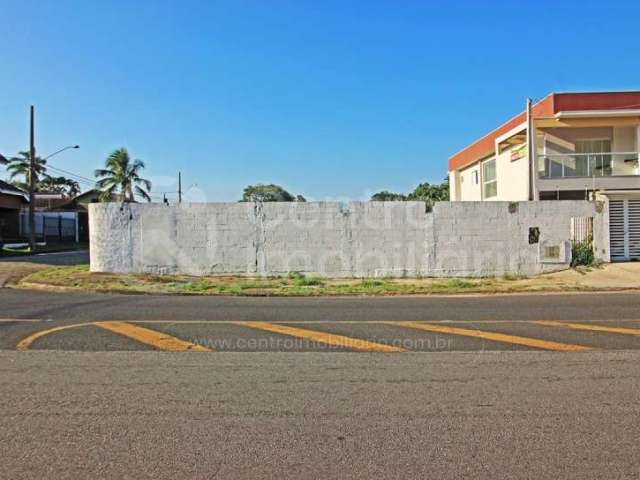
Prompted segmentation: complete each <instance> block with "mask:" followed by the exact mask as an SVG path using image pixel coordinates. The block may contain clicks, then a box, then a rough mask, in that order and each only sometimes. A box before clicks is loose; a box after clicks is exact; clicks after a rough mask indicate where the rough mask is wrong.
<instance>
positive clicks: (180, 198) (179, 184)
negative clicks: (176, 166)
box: [178, 172, 182, 203]
mask: <svg viewBox="0 0 640 480" xmlns="http://www.w3.org/2000/svg"><path fill="white" fill-rule="evenodd" d="M178 203H182V174H181V173H180V172H178Z"/></svg>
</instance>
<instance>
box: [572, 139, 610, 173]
mask: <svg viewBox="0 0 640 480" xmlns="http://www.w3.org/2000/svg"><path fill="white" fill-rule="evenodd" d="M576 153H577V154H579V155H576V157H578V158H579V162H580V163H581V164H582V165H580V168H578V169H577V170H578V171H579V173H580V175H582V176H594V175H595V176H609V175H611V140H609V139H587V140H577V141H576ZM605 154H608V155H605Z"/></svg>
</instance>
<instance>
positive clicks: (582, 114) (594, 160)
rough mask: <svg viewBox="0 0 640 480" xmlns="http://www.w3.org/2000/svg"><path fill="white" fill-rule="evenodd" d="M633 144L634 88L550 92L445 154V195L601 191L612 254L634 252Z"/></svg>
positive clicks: (639, 98)
mask: <svg viewBox="0 0 640 480" xmlns="http://www.w3.org/2000/svg"><path fill="white" fill-rule="evenodd" d="M529 145H531V148H529ZM639 151H640V91H636V92H598V93H552V94H550V95H548V96H547V97H545V98H543V99H542V100H540V101H538V102H536V103H533V104H529V106H528V108H526V110H525V111H524V112H522V113H520V114H519V115H517V116H515V117H514V118H512V119H510V120H509V121H507V122H505V123H503V124H502V125H500V126H499V127H498V128H496V129H495V130H493V131H491V132H490V133H489V134H487V135H485V136H484V137H482V138H480V139H478V140H477V141H475V142H474V143H472V144H471V145H469V146H467V147H466V148H464V149H463V150H461V151H460V152H458V153H456V154H455V155H453V156H452V157H451V158H450V159H449V182H450V188H451V200H452V201H479V200H482V201H485V200H486V201H521V200H580V199H587V200H590V199H595V198H603V197H604V198H606V199H607V201H608V205H609V221H610V227H609V231H610V244H611V245H610V253H611V259H612V260H625V259H627V260H628V259H640V166H639V164H638V152H639Z"/></svg>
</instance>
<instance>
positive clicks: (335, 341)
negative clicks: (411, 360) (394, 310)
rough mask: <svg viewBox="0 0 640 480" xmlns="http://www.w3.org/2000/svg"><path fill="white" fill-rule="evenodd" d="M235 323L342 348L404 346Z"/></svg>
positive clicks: (393, 349)
mask: <svg viewBox="0 0 640 480" xmlns="http://www.w3.org/2000/svg"><path fill="white" fill-rule="evenodd" d="M235 323H236V324H237V325H242V326H244V327H251V328H255V329H258V330H265V331H267V332H273V333H280V334H282V335H289V336H291V337H298V338H304V339H308V340H313V341H314V342H320V343H325V344H327V345H334V346H338V347H344V348H352V349H354V350H360V351H364V352H387V353H391V352H405V351H406V350H405V349H404V348H400V347H394V346H392V345H385V344H383V343H376V342H370V341H368V340H362V339H359V338H351V337H345V336H343V335H336V334H333V333H325V332H318V331H315V330H307V329H305V328H297V327H288V326H285V325H277V324H274V323H267V322H235Z"/></svg>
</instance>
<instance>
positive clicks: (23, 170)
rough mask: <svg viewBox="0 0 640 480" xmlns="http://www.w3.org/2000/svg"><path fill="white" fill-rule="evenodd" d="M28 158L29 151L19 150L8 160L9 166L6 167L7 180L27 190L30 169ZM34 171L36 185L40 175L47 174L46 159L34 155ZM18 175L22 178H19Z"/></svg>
mask: <svg viewBox="0 0 640 480" xmlns="http://www.w3.org/2000/svg"><path fill="white" fill-rule="evenodd" d="M29 160H30V156H29V152H19V153H18V156H16V157H11V158H10V159H9V161H8V165H9V166H8V167H7V171H8V172H9V173H10V175H9V180H10V181H11V183H13V184H14V185H15V186H16V187H18V188H21V189H22V190H29V175H30V171H31V166H30V161H29ZM34 172H35V178H34V185H35V186H36V187H37V185H38V184H39V182H40V177H43V176H46V174H47V161H46V160H45V159H43V158H41V157H38V156H36V159H35V165H34ZM20 177H22V178H21V179H20ZM36 189H37V188H36Z"/></svg>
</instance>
